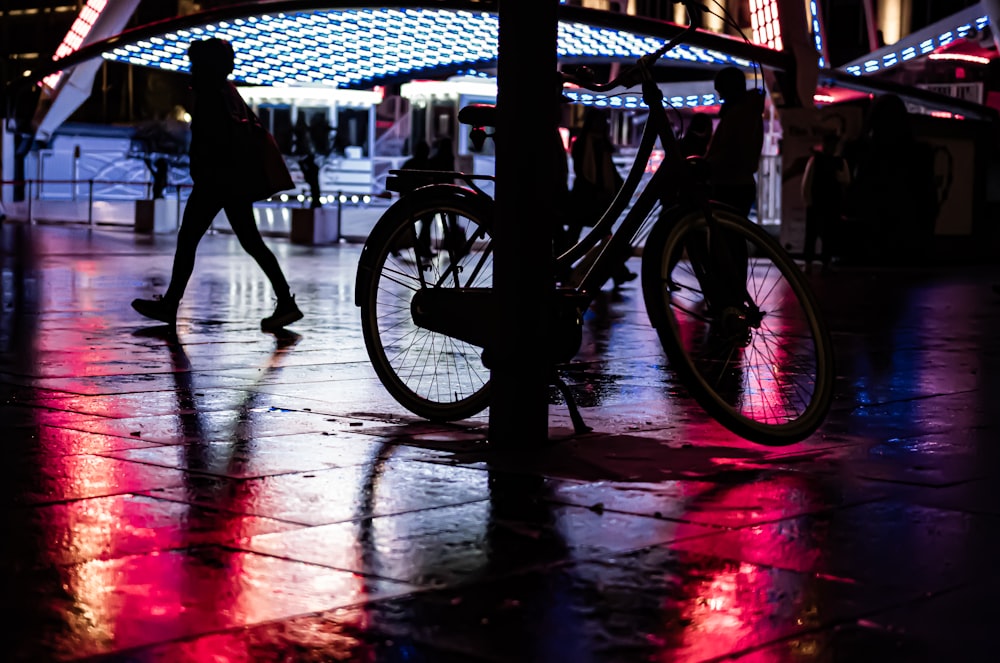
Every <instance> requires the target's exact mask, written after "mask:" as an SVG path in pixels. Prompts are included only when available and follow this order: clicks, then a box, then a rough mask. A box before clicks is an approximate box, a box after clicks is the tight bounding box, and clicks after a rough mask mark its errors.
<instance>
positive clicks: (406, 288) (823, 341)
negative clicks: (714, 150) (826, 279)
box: [356, 25, 834, 445]
mask: <svg viewBox="0 0 1000 663" xmlns="http://www.w3.org/2000/svg"><path fill="white" fill-rule="evenodd" d="M693 30H694V28H693V26H690V25H689V26H688V28H687V29H686V30H684V31H683V32H682V33H681V34H680V35H678V36H677V37H675V38H673V39H671V40H669V41H667V43H665V44H664V45H663V46H662V47H661V48H659V49H657V50H656V51H654V52H652V53H649V54H647V55H644V56H643V57H641V58H639V60H638V61H637V62H636V63H635V65H633V66H631V67H629V68H627V69H626V70H625V71H624V72H623V73H622V74H621V75H620V76H618V77H617V78H615V79H614V80H612V81H610V82H608V83H603V84H602V83H594V82H592V81H590V80H589V79H588V77H586V76H580V75H572V74H566V73H564V74H563V77H564V80H565V81H566V82H569V83H573V84H575V85H577V86H579V87H581V88H584V89H587V90H591V91H594V92H607V91H609V90H612V89H615V88H617V87H623V88H628V87H632V86H634V85H636V84H638V85H641V87H642V94H643V99H644V101H645V103H646V105H647V106H648V108H649V117H648V119H647V122H646V126H645V129H644V131H643V134H642V137H641V139H640V142H639V147H638V151H637V154H636V158H635V161H634V162H633V164H632V167H631V170H630V171H629V174H628V176H627V177H626V178H625V182H624V184H623V185H622V187H621V189H620V191H619V193H618V195H617V197H616V198H615V200H614V201H613V202H612V203H611V205H610V207H609V208H608V209H607V210H606V211H605V213H604V214H603V215H602V217H601V219H600V220H599V221H598V222H597V224H596V225H595V226H594V227H593V228H591V229H590V231H589V232H588V233H587V234H586V235H585V236H583V237H582V238H580V239H579V241H578V242H577V244H576V245H574V246H573V247H571V248H569V249H568V250H566V251H565V252H564V253H563V254H561V255H559V256H557V257H555V259H554V270H555V271H554V272H553V273H554V274H555V275H565V276H564V277H563V278H562V279H561V280H557V287H556V290H555V293H554V297H555V302H554V306H553V311H554V313H553V316H554V318H553V321H552V324H551V325H550V328H551V330H552V331H551V342H550V344H549V346H550V347H549V348H548V351H549V354H550V358H551V362H552V364H553V366H554V367H556V366H558V365H561V364H565V363H566V362H568V361H570V360H571V359H572V358H573V356H574V355H575V354H576V353H577V352H578V350H579V348H580V344H581V339H582V314H583V312H584V311H585V310H586V309H587V307H588V306H589V304H590V302H591V301H592V300H593V298H594V296H595V294H596V293H597V292H598V291H600V289H601V287H602V286H603V284H605V283H606V282H607V281H608V280H609V279H610V278H611V277H612V275H613V270H614V269H615V268H616V267H617V266H619V265H620V264H622V262H623V261H624V260H625V259H627V258H628V257H629V256H631V255H633V252H634V249H635V247H636V245H638V244H640V243H643V244H644V246H643V251H642V262H641V286H642V292H643V298H644V301H645V304H646V309H647V312H648V316H649V319H650V322H651V324H652V325H653V327H654V328H655V329H656V330H657V333H658V336H659V338H660V341H661V344H662V345H663V348H664V350H665V351H666V354H667V357H668V360H669V365H670V367H671V369H672V370H674V371H675V372H676V373H677V374H678V376H679V377H680V379H681V380H682V383H683V384H684V385H685V386H686V387H687V389H688V391H689V392H690V394H691V396H693V397H694V399H695V400H696V401H697V402H698V403H699V404H700V405H701V406H702V407H703V408H704V409H705V410H706V411H707V412H708V413H709V414H710V415H712V416H713V417H714V418H715V419H716V420H717V421H719V423H721V424H722V425H723V426H725V427H727V428H728V429H730V430H731V431H733V432H734V433H736V434H738V435H740V436H742V437H744V438H746V439H749V440H752V441H755V442H758V443H762V444H768V445H781V444H790V443H793V442H796V441H800V440H802V439H804V438H806V437H808V436H809V435H811V434H812V433H813V432H815V430H816V429H817V428H818V427H819V425H820V424H821V423H822V421H823V419H824V418H825V416H826V413H827V411H828V410H829V407H830V403H831V401H832V393H833V377H834V360H833V348H832V343H831V340H830V334H829V331H828V329H827V326H826V324H825V323H824V321H823V319H822V316H821V313H820V311H819V309H818V306H817V303H816V301H815V299H814V297H813V295H812V293H811V291H810V289H809V286H808V283H807V282H806V280H805V278H804V276H803V275H802V272H801V271H800V270H799V268H798V267H797V266H796V264H795V263H794V262H793V260H792V259H791V257H790V256H789V255H788V254H787V253H786V252H785V251H784V249H782V247H781V246H780V244H779V243H778V242H777V241H776V240H775V239H773V238H772V237H771V236H770V235H769V234H768V233H767V232H766V231H765V230H764V229H763V228H761V227H760V226H758V225H756V224H754V223H752V222H751V221H750V220H748V219H747V218H746V217H745V216H743V215H742V214H740V213H739V212H737V211H736V210H734V209H732V208H729V207H727V206H725V205H722V204H720V203H717V202H714V201H712V200H710V199H709V198H708V191H707V186H706V181H707V172H706V164H705V163H704V161H702V160H700V159H697V158H693V159H685V158H684V157H683V156H681V153H680V151H679V149H678V143H677V138H676V137H675V136H674V133H673V130H672V128H671V125H670V123H669V118H668V116H667V111H666V109H665V108H664V105H663V103H662V99H663V95H662V93H661V91H660V89H659V88H658V87H657V85H656V82H655V80H654V77H653V76H652V74H651V69H652V67H653V65H654V64H655V63H656V61H657V60H658V59H659V58H660V57H662V56H663V55H664V54H665V53H666V52H667V51H669V50H670V49H671V48H673V47H674V46H676V45H677V44H679V43H681V42H682V41H683V40H684V39H685V38H686V37H687V35H689V34H690V33H691V31H693ZM494 112H495V108H494V107H492V106H484V105H473V106H467V107H465V108H463V109H462V110H461V111H460V113H459V121H460V122H462V123H463V124H468V125H471V126H472V127H473V131H474V132H478V134H479V135H478V136H477V139H479V140H481V139H482V138H483V131H484V129H483V127H494V126H496V122H495V120H493V119H492V117H493V113H494ZM657 140H659V143H660V146H661V149H662V150H663V160H662V163H661V164H660V166H659V168H658V169H657V170H656V171H655V172H654V173H653V174H652V176H651V177H649V178H648V181H647V182H646V183H645V185H644V186H642V189H641V191H639V190H638V189H639V187H640V184H641V181H642V180H643V175H644V171H645V169H646V167H647V164H648V163H649V159H650V156H651V155H652V153H653V150H654V148H655V144H656V142H657ZM396 172H397V174H399V173H401V172H402V171H396ZM404 174H405V173H404ZM424 174H425V175H426V174H427V173H424ZM438 176H439V177H444V178H445V179H446V180H447V181H446V182H441V181H439V182H436V183H431V184H428V185H426V186H423V187H421V188H418V189H416V190H414V191H413V192H411V193H409V194H407V195H405V196H403V197H401V198H400V199H399V200H398V201H397V202H396V203H394V204H393V205H392V206H391V207H390V208H389V209H388V210H387V211H386V212H385V213H384V215H383V216H382V217H381V219H380V220H379V221H378V223H377V224H376V225H375V227H374V229H373V230H372V233H371V235H370V236H369V238H368V241H367V242H366V243H365V245H364V248H363V250H362V255H361V258H360V261H359V265H358V273H357V281H356V304H357V305H358V306H359V307H360V308H361V315H362V329H363V333H364V339H365V346H366V348H367V350H368V355H369V357H370V359H371V361H372V365H373V367H374V369H375V372H376V374H377V375H378V377H379V379H380V380H381V382H382V383H383V385H384V386H385V388H386V389H387V390H388V391H389V392H390V394H391V395H392V396H393V397H394V398H395V399H396V400H397V401H398V402H399V403H400V404H401V405H403V406H404V407H406V408H407V409H408V410H410V411H411V412H413V413H414V414H417V415H419V416H421V417H423V418H426V419H430V420H435V421H453V420H458V419H464V418H467V417H470V416H473V415H474V414H476V413H478V412H480V411H482V410H484V409H485V408H486V407H487V406H488V405H489V347H488V346H489V342H490V329H492V328H493V326H494V325H493V322H492V320H493V319H494V317H495V316H498V315H499V312H497V311H496V310H495V308H494V307H493V306H492V244H491V229H492V227H493V224H494V223H495V222H496V215H495V208H494V201H493V199H492V198H491V197H490V196H489V195H487V194H486V193H485V192H484V191H483V190H482V189H481V188H480V187H479V186H477V183H476V182H477V180H483V179H492V178H491V177H490V176H483V175H470V174H465V173H459V172H449V173H444V174H441V173H439V174H438ZM455 180H459V181H461V184H455V183H453V182H454V181H455ZM636 194H638V195H637V197H636V198H635V201H634V203H632V205H631V206H630V207H629V203H630V202H631V201H632V198H633V196H635V195H636ZM626 208H627V211H626ZM623 213H624V216H623V217H622V214H623ZM428 228H429V230H430V238H431V239H430V242H431V244H432V247H430V248H431V249H432V250H431V251H430V252H429V255H430V257H427V256H428V252H425V251H421V252H420V253H421V254H422V255H417V249H416V247H417V241H416V238H417V236H419V235H420V231H423V232H424V233H425V235H424V236H427V235H426V233H427V230H426V229H428ZM456 229H457V230H460V231H461V232H456ZM400 247H403V248H402V249H400ZM407 247H413V248H407ZM434 249H436V252H435V251H434ZM554 384H555V385H556V386H557V387H559V389H560V391H561V392H562V393H563V395H564V396H565V397H566V402H567V406H568V407H569V409H570V414H571V416H572V418H573V423H574V427H575V428H576V430H577V431H579V432H582V431H585V430H589V428H587V427H586V425H585V424H584V423H583V420H582V418H581V417H580V415H579V412H578V410H577V408H576V406H575V403H574V402H573V400H572V396H571V394H570V393H569V390H568V388H567V387H566V385H565V383H563V382H562V381H561V380H558V379H554Z"/></svg>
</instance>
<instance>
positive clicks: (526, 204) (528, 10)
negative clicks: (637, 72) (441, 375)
mask: <svg viewBox="0 0 1000 663" xmlns="http://www.w3.org/2000/svg"><path fill="white" fill-rule="evenodd" d="M499 6H500V10H499V14H500V20H499V23H500V25H499V48H498V51H499V62H498V69H497V109H498V112H499V117H498V119H497V135H496V151H497V159H496V164H497V165H496V174H497V182H496V197H497V211H498V214H497V219H496V226H495V228H494V233H493V236H494V246H495V256H494V269H493V286H494V291H495V294H496V298H497V302H496V305H497V307H498V308H499V311H500V316H499V320H500V322H499V324H498V325H497V329H496V330H495V336H494V341H493V348H492V349H493V351H494V352H493V356H494V357H495V359H494V361H493V362H492V366H493V368H492V373H491V381H492V389H493V392H492V393H493V400H492V403H491V407H490V440H492V441H494V442H497V443H499V444H503V445H514V444H537V443H539V442H542V441H544V440H546V439H547V438H548V384H549V381H550V376H549V372H550V366H549V365H548V362H547V361H546V360H545V353H544V352H543V348H544V347H545V345H546V336H547V335H546V330H547V328H548V326H549V312H550V309H551V298H552V292H553V288H554V284H553V279H552V270H551V263H552V227H551V219H552V218H553V206H554V201H553V199H552V192H553V191H554V190H555V181H554V178H555V177H556V173H557V169H556V152H555V150H554V149H553V148H552V146H553V144H554V141H555V134H556V131H557V126H558V102H557V99H558V87H557V84H556V80H557V79H556V35H557V11H558V7H559V3H558V0H540V1H533V2H526V1H525V0H500V5H499Z"/></svg>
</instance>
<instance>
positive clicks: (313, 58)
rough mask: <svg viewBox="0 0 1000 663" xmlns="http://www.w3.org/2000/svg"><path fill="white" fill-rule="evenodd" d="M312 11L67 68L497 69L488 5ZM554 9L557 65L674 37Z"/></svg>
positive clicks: (678, 57) (160, 40)
mask: <svg viewBox="0 0 1000 663" xmlns="http://www.w3.org/2000/svg"><path fill="white" fill-rule="evenodd" d="M318 4H319V3H310V2H290V1H282V2H259V3H254V4H246V5H236V6H228V7H223V8H218V9H214V10H208V11H205V12H200V13H198V14H193V15H190V16H185V17H180V18H177V19H171V20H168V21H163V22H160V23H157V24H153V25H149V26H143V27H142V28H139V29H135V30H131V31H128V32H125V33H123V34H121V35H119V36H118V37H116V38H113V39H110V40H106V41H105V42H102V43H101V44H95V45H94V48H90V49H83V50H82V51H81V52H78V53H74V54H73V55H71V56H70V57H69V58H67V59H66V61H71V60H73V59H76V58H83V57H85V56H87V55H89V56H90V57H96V56H101V57H104V58H106V59H108V60H113V61H119V62H127V63H130V64H133V65H139V66H146V67H156V68H160V69H165V70H171V71H186V70H187V68H188V61H187V57H186V50H187V46H188V44H189V43H190V42H191V41H194V40H199V39H206V38H209V37H221V38H223V39H226V40H228V41H230V42H232V44H233V48H234V51H235V53H236V65H235V70H234V74H233V77H234V79H235V80H236V81H238V82H240V83H246V84H250V85H309V86H316V85H322V86H330V87H338V88H355V89H357V88H368V87H372V86H374V85H379V84H383V83H387V82H397V81H404V80H409V79H412V78H416V77H433V76H440V75H445V74H449V73H454V72H456V71H458V70H461V69H469V68H480V69H482V68H490V67H494V66H495V65H496V58H497V13H496V3H494V2H474V1H467V2H423V3H421V4H420V5H417V3H398V2H397V3H392V5H390V6H387V5H386V3H371V2H369V3H365V2H355V3H352V4H351V8H331V7H330V4H329V3H326V4H325V5H322V6H317V5H318ZM366 5H368V6H366ZM560 12H561V19H560V23H559V41H558V54H559V57H560V59H561V60H563V61H586V62H600V61H621V60H628V59H634V58H637V57H639V56H640V55H643V54H645V53H648V52H650V51H652V50H654V49H656V48H657V47H659V46H660V45H662V44H663V43H664V42H665V41H666V39H669V38H670V37H672V36H674V35H676V34H677V33H678V32H679V30H680V28H679V27H678V26H676V25H674V24H671V23H666V22H663V21H655V20H652V19H639V18H638V17H631V16H623V15H614V14H610V13H609V12H601V11H594V10H586V9H582V8H578V7H560ZM99 46H103V48H97V47H99ZM84 51H91V52H90V53H86V52H84ZM782 58H783V56H782V54H779V53H775V52H774V51H772V50H770V49H767V48H762V47H757V46H753V45H751V44H747V43H744V42H742V41H740V40H739V39H736V38H732V37H727V36H724V35H718V34H714V33H710V32H701V31H699V33H698V34H697V35H696V38H695V39H692V40H691V43H689V44H686V45H683V46H679V47H677V48H675V49H674V50H673V51H671V52H670V53H668V54H667V56H666V58H665V60H666V62H668V63H669V62H671V61H672V62H673V63H675V64H684V65H689V66H696V67H697V66H701V67H709V68H717V67H719V66H722V65H729V64H733V65H736V66H740V67H750V66H752V64H751V63H752V61H757V62H762V63H765V64H766V65H770V66H777V67H779V68H784V63H785V61H784V60H783V59H782Z"/></svg>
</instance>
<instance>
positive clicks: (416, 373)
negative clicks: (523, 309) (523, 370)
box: [358, 194, 493, 421]
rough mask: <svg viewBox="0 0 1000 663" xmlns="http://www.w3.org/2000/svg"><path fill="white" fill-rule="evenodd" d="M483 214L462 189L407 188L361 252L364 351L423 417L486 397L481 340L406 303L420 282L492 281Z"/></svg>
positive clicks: (483, 402) (467, 407) (467, 412)
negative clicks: (425, 321) (453, 332)
mask: <svg viewBox="0 0 1000 663" xmlns="http://www.w3.org/2000/svg"><path fill="white" fill-rule="evenodd" d="M488 214H489V210H488V207H486V206H485V205H482V204H480V203H479V202H478V201H476V200H473V199H467V198H463V197H461V196H455V195H451V196H449V195H447V194H445V195H442V196H438V197H434V196H426V195H424V196H420V195H417V196H407V197H404V198H402V199H401V200H400V201H398V202H397V203H396V204H395V205H393V206H392V207H390V208H389V210H387V211H386V213H385V214H384V215H383V216H382V218H381V219H380V220H379V222H378V223H377V224H376V226H375V228H373V230H372V233H371V235H370V237H369V241H368V243H367V244H366V246H365V252H364V253H363V254H362V264H361V265H359V269H358V292H359V299H358V304H359V305H360V307H361V328H362V331H363V334H364V339H365V347H366V349H367V350H368V356H369V358H370V359H371V362H372V366H373V367H374V369H375V373H376V374H377V375H378V377H379V379H380V380H381V382H382V384H383V385H384V386H385V388H386V390H387V391H388V392H389V393H390V394H391V395H392V396H393V398H395V399H396V400H397V401H398V402H399V403H400V404H401V405H402V406H403V407H405V408H406V409H408V410H410V411H411V412H413V413H414V414H416V415H419V416H421V417H424V418H425V419H430V420H432V421H454V420H457V419H464V418H466V417H470V416H472V415H474V414H476V413H478V412H481V411H482V410H484V409H485V408H486V407H487V405H488V404H489V378H490V375H489V369H487V368H486V367H485V366H484V365H483V361H482V352H483V350H482V348H479V347H476V346H474V345H471V344H469V343H466V342H464V341H461V340H459V339H455V338H452V337H449V336H446V335H444V334H441V333H438V332H434V331H431V330H428V329H425V328H422V327H420V326H418V325H417V324H416V323H415V322H414V320H413V315H412V311H411V302H412V300H413V296H414V294H416V293H417V292H418V291H420V290H422V289H427V288H488V287H492V285H493V251H492V237H491V234H490V223H489V218H488ZM455 315H462V311H455Z"/></svg>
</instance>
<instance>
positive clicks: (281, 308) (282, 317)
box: [260, 295, 302, 331]
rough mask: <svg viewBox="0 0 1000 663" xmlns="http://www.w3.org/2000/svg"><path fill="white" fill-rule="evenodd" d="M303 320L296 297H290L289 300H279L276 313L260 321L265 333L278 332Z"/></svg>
mask: <svg viewBox="0 0 1000 663" xmlns="http://www.w3.org/2000/svg"><path fill="white" fill-rule="evenodd" d="M301 319H302V311H300V310H299V307H298V306H297V305H296V304H295V295H290V296H289V297H288V298H287V299H279V300H278V305H277V306H275V307H274V313H272V314H271V315H269V316H268V317H266V318H264V319H263V320H261V321H260V328H261V330H263V331H277V330H278V329H282V328H284V327H285V326H286V325H290V324H292V323H293V322H295V321H296V320H301Z"/></svg>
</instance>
